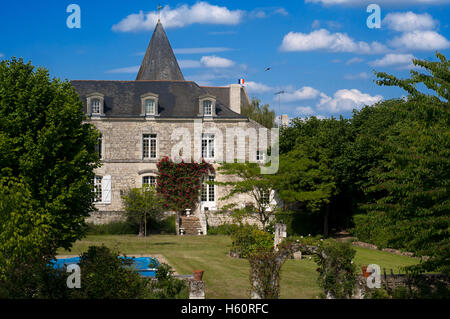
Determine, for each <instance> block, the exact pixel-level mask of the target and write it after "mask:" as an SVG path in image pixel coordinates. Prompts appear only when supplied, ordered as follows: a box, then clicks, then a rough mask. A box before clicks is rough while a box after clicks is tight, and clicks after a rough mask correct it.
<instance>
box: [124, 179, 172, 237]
mask: <svg viewBox="0 0 450 319" xmlns="http://www.w3.org/2000/svg"><path fill="white" fill-rule="evenodd" d="M122 200H123V206H124V210H125V215H126V216H127V219H128V220H129V221H131V222H137V223H138V224H139V236H147V222H148V221H149V220H150V221H151V220H158V219H159V218H160V217H161V214H162V212H163V203H164V202H163V199H162V197H161V196H160V195H159V194H157V193H156V190H155V188H154V187H152V186H144V187H142V188H132V189H130V190H128V191H127V192H126V193H125V194H124V195H123V196H122Z"/></svg>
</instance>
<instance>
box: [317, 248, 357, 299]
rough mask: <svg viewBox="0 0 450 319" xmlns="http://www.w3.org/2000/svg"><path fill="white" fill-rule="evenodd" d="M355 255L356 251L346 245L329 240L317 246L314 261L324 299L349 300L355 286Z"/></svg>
mask: <svg viewBox="0 0 450 319" xmlns="http://www.w3.org/2000/svg"><path fill="white" fill-rule="evenodd" d="M355 254H356V250H355V249H353V248H352V247H351V246H350V244H348V243H346V244H343V243H339V242H336V241H334V240H329V241H324V242H323V243H322V244H320V245H319V249H318V252H317V254H316V255H315V261H316V263H317V265H318V266H319V268H317V271H318V272H319V278H318V281H319V286H320V287H321V288H323V290H324V294H325V297H327V298H338V299H346V298H351V296H352V295H353V291H354V289H355V285H356V266H355V265H354V263H353V258H354V257H355Z"/></svg>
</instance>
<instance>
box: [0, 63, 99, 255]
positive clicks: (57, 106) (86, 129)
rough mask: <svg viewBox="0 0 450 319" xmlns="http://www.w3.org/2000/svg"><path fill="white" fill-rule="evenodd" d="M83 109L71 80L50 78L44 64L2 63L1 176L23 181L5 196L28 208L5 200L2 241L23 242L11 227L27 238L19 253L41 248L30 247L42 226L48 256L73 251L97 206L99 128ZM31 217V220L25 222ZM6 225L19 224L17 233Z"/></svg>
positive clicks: (40, 231)
mask: <svg viewBox="0 0 450 319" xmlns="http://www.w3.org/2000/svg"><path fill="white" fill-rule="evenodd" d="M82 109H83V105H82V102H81V100H80V98H79V96H78V94H77V93H76V91H75V89H74V88H73V87H72V86H71V85H70V83H69V82H68V81H64V82H62V81H60V80H59V79H52V80H51V79H50V77H49V73H48V71H47V70H46V69H44V68H37V69H35V68H34V67H33V66H32V65H31V64H30V63H28V64H25V63H24V62H23V60H22V59H15V58H13V59H12V60H4V61H2V62H1V63H0V178H2V181H4V178H9V177H16V178H18V179H19V182H18V183H19V184H22V185H23V186H20V185H16V186H17V187H18V188H13V190H14V189H15V190H16V194H13V193H11V194H10V195H8V196H9V198H14V201H15V202H16V203H17V202H18V201H19V198H21V197H20V196H22V198H24V203H23V205H26V206H25V207H24V206H23V205H22V207H21V206H18V205H19V204H17V205H16V204H14V205H16V206H12V207H8V205H10V203H8V200H7V199H6V198H5V197H3V196H2V197H0V203H1V205H2V207H3V211H4V212H5V213H4V214H3V217H4V218H5V220H3V221H2V224H4V225H7V226H3V227H2V230H3V231H4V232H3V236H4V238H3V240H5V241H6V242H8V241H9V240H12V241H14V240H15V239H14V238H16V239H17V240H18V239H19V237H15V236H16V235H15V233H14V232H16V233H20V234H22V235H21V236H24V238H26V237H28V236H29V238H30V241H19V240H18V241H17V243H18V245H19V246H20V247H17V249H16V251H25V250H28V249H30V246H33V248H34V249H40V248H41V245H42V244H44V243H43V242H42V241H41V240H36V241H35V243H34V244H33V240H31V238H33V237H34V238H36V239H38V238H39V236H41V235H37V233H39V234H41V233H42V232H43V230H45V233H46V234H45V236H46V240H45V246H47V247H46V249H45V251H46V252H45V253H46V254H48V255H52V254H54V253H55V251H56V249H57V248H58V247H63V248H66V249H68V248H70V246H71V244H72V243H73V242H74V241H75V240H77V239H79V238H81V236H82V233H83V229H84V226H85V223H84V220H85V218H86V217H87V216H88V215H89V212H91V211H93V210H95V207H94V205H93V200H94V193H93V192H92V189H93V181H92V180H93V178H94V173H93V170H94V168H96V167H97V166H98V165H99V158H98V154H97V153H96V152H95V145H96V143H97V138H98V132H97V131H96V130H95V128H94V127H93V126H92V125H90V124H85V123H83V120H84V114H83V112H82ZM20 189H24V193H23V194H22V195H20V194H18V193H19V192H21V190H20ZM27 203H28V204H27ZM31 211H34V213H35V214H36V216H35V217H32V216H31ZM27 220H28V221H31V222H32V223H31V224H28V225H27V222H26V221H27ZM9 225H11V226H12V225H14V227H17V228H16V229H15V230H14V231H13V230H12V228H9ZM35 226H36V227H37V228H40V229H41V230H37V228H35ZM5 227H6V228H5ZM8 236H11V237H8ZM3 240H2V244H1V246H2V247H4V243H5V241H3ZM22 245H27V247H22ZM6 249H9V248H7V247H6Z"/></svg>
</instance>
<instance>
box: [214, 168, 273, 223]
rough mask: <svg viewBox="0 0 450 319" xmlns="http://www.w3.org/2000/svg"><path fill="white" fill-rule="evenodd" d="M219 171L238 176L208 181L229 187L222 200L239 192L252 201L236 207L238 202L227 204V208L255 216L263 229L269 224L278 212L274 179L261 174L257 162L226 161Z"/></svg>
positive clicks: (248, 215) (246, 215)
mask: <svg viewBox="0 0 450 319" xmlns="http://www.w3.org/2000/svg"><path fill="white" fill-rule="evenodd" d="M218 171H219V172H221V173H222V174H223V175H231V176H235V177H237V178H236V179H235V180H234V181H229V182H217V181H216V182H207V183H213V184H215V185H222V186H227V187H229V191H228V194H227V195H225V196H223V197H222V198H221V200H225V199H229V198H231V197H233V196H234V195H237V194H248V195H249V196H250V198H251V199H252V201H250V202H247V203H245V204H244V207H241V208H236V206H237V205H236V204H232V205H227V206H226V207H224V209H225V210H227V209H233V208H234V209H235V213H237V214H240V215H241V216H245V217H250V218H255V219H256V220H258V221H259V222H260V223H261V225H262V227H263V229H264V230H265V229H266V227H267V226H268V224H269V222H270V220H271V218H272V216H274V214H275V212H276V209H275V208H276V204H272V202H273V186H272V180H271V179H270V177H269V176H268V175H265V174H261V167H260V165H259V164H257V163H224V164H222V165H221V166H220V167H219V168H218Z"/></svg>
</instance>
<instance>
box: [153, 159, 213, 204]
mask: <svg viewBox="0 0 450 319" xmlns="http://www.w3.org/2000/svg"><path fill="white" fill-rule="evenodd" d="M157 167H158V176H157V184H156V191H157V192H158V193H159V194H161V195H162V197H163V198H164V204H163V205H164V208H166V209H170V210H173V211H178V212H181V211H184V210H186V209H187V208H190V209H194V208H195V206H196V205H197V204H198V201H199V197H200V190H201V183H202V177H203V176H205V175H208V174H212V173H214V167H213V166H212V165H211V164H209V163H207V162H205V161H204V160H202V162H200V163H185V162H183V161H182V162H181V163H175V162H173V161H172V160H171V159H169V158H168V157H164V158H162V159H161V160H160V161H159V162H158V164H157Z"/></svg>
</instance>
